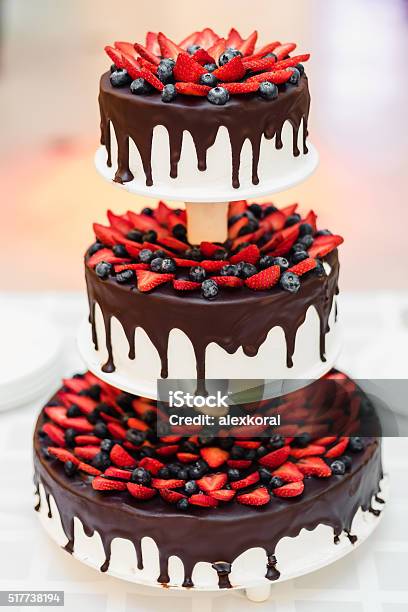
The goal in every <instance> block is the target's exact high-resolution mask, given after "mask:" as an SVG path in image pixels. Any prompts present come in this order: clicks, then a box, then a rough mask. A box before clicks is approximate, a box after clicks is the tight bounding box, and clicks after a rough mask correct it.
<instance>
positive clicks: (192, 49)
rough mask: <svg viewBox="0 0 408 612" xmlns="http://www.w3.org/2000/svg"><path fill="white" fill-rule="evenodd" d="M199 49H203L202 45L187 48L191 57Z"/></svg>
mask: <svg viewBox="0 0 408 612" xmlns="http://www.w3.org/2000/svg"><path fill="white" fill-rule="evenodd" d="M199 49H201V47H200V45H190V46H188V47H187V53H188V54H189V55H194V53H195V52H196V51H198V50H199Z"/></svg>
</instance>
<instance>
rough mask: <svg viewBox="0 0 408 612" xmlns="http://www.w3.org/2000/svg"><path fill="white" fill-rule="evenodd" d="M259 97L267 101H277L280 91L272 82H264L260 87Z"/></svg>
mask: <svg viewBox="0 0 408 612" xmlns="http://www.w3.org/2000/svg"><path fill="white" fill-rule="evenodd" d="M258 92H259V95H260V96H261V97H262V98H264V99H265V100H275V99H276V98H277V97H278V94H279V91H278V88H277V86H276V85H275V83H271V82H270V81H263V82H262V83H261V84H260V85H259V89H258Z"/></svg>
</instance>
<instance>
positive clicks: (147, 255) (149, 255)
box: [139, 249, 155, 263]
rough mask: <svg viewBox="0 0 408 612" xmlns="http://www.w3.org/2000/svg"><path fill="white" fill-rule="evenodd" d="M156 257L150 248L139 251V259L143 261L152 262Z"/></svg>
mask: <svg viewBox="0 0 408 612" xmlns="http://www.w3.org/2000/svg"><path fill="white" fill-rule="evenodd" d="M154 257H155V255H153V251H151V250H150V249H142V250H141V251H140V253H139V259H140V261H141V262H142V263H150V262H151V261H152V259H153V258H154Z"/></svg>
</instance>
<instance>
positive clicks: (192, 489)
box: [184, 480, 198, 495]
mask: <svg viewBox="0 0 408 612" xmlns="http://www.w3.org/2000/svg"><path fill="white" fill-rule="evenodd" d="M197 491H198V485H197V483H196V481H195V480H189V481H188V482H186V484H185V485H184V493H186V494H187V495H193V494H194V493H197Z"/></svg>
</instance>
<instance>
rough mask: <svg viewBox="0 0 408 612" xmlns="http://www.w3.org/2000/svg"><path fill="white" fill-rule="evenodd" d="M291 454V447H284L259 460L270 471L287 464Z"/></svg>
mask: <svg viewBox="0 0 408 612" xmlns="http://www.w3.org/2000/svg"><path fill="white" fill-rule="evenodd" d="M289 454H290V446H289V445H286V446H282V448H278V449H277V450H275V451H272V452H271V453H268V454H267V455H264V456H263V457H261V458H260V459H259V463H260V464H261V465H263V466H264V467H266V468H268V469H274V468H276V467H278V466H279V465H282V463H285V461H286V460H287V458H288V457H289Z"/></svg>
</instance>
